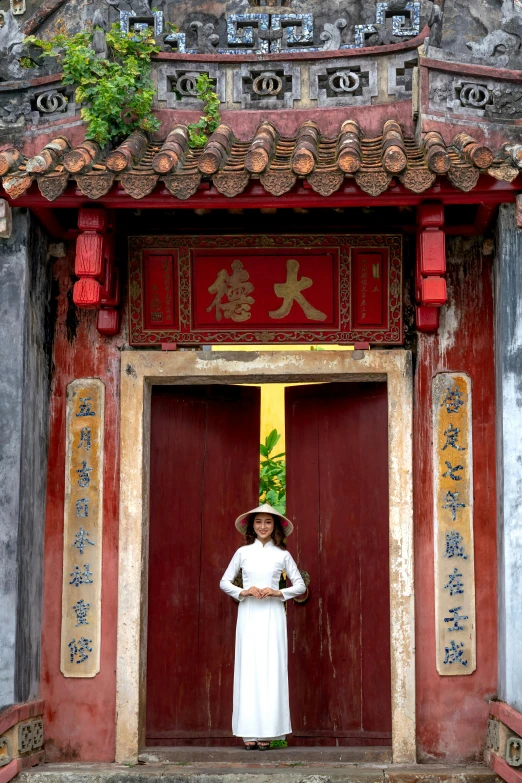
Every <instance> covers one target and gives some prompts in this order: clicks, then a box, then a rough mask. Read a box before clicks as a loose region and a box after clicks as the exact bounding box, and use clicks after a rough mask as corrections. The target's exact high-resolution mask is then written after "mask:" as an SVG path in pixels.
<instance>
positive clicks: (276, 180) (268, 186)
mask: <svg viewBox="0 0 522 783" xmlns="http://www.w3.org/2000/svg"><path fill="white" fill-rule="evenodd" d="M260 180H261V184H262V185H263V187H264V189H265V190H266V191H267V192H268V193H271V194H272V196H283V195H284V194H285V193H288V191H289V190H292V188H293V187H294V185H295V183H296V181H297V176H296V175H295V174H294V173H293V171H290V169H272V168H270V169H268V171H266V172H265V173H264V174H262V175H261V177H260Z"/></svg>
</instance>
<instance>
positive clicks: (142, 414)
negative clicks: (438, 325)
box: [116, 349, 416, 763]
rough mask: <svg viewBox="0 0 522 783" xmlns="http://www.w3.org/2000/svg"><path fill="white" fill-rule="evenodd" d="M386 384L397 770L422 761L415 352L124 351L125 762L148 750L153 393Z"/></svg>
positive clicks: (120, 711)
mask: <svg viewBox="0 0 522 783" xmlns="http://www.w3.org/2000/svg"><path fill="white" fill-rule="evenodd" d="M321 381H322V382H327V381H345V382H350V381H352V382H361V381H362V382H364V381H385V382H386V383H387V386H388V465H389V473H388V475H389V509H390V511H389V518H390V527H389V529H390V537H389V551H390V640H391V675H392V676H391V681H392V752H393V762H394V763H415V761H416V737H415V609H414V600H415V595H414V582H413V487H412V435H413V417H412V389H413V385H412V367H411V354H410V352H409V351H405V350H401V349H396V350H387V351H378V350H375V351H373V350H372V351H324V352H312V351H311V352H310V353H308V352H303V351H299V352H292V351H291V349H290V350H289V351H288V352H286V351H284V352H279V351H278V352H270V351H268V352H256V351H252V352H250V351H249V352H248V353H247V352H245V351H237V352H232V351H230V352H229V351H227V352H219V351H215V352H214V351H213V352H206V351H181V352H159V351H131V350H128V351H123V352H122V363H121V401H120V405H121V430H120V514H119V519H120V522H119V572H118V647H117V669H116V761H117V762H123V761H132V762H136V761H137V757H138V753H139V752H140V751H141V750H142V749H143V747H144V742H145V699H146V662H147V603H148V596H147V585H148V563H147V553H148V526H149V519H148V513H149V512H148V509H149V451H150V405H151V390H152V386H154V385H160V384H162V385H177V384H183V385H196V384H210V383H222V384H230V383H313V382H321Z"/></svg>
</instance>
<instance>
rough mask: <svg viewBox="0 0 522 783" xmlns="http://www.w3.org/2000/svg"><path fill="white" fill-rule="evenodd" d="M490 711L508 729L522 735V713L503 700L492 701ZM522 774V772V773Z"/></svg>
mask: <svg viewBox="0 0 522 783" xmlns="http://www.w3.org/2000/svg"><path fill="white" fill-rule="evenodd" d="M489 713H490V715H494V716H495V718H498V719H499V721H501V722H502V723H504V724H505V725H506V726H507V727H508V729H511V731H514V732H515V734H518V736H519V737H522V715H521V714H520V712H517V711H516V710H514V709H513V707H510V706H509V704H506V703H505V702H503V701H490V702H489ZM520 774H522V773H520ZM521 783H522V779H521Z"/></svg>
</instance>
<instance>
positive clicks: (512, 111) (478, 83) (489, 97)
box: [430, 71, 522, 121]
mask: <svg viewBox="0 0 522 783" xmlns="http://www.w3.org/2000/svg"><path fill="white" fill-rule="evenodd" d="M430 108H432V109H436V110H441V111H448V110H449V111H451V112H452V113H454V114H461V115H463V116H466V117H470V118H471V117H474V118H477V117H481V118H485V119H490V120H501V121H502V120H509V119H519V118H520V117H522V85H521V84H518V83H516V82H512V81H507V80H505V79H493V78H491V79H488V78H484V77H483V76H475V75H473V76H460V75H454V74H452V73H449V72H447V71H444V72H443V71H432V72H430Z"/></svg>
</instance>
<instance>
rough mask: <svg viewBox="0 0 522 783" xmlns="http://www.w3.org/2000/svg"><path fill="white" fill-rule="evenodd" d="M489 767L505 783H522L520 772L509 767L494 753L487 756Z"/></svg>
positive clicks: (521, 773)
mask: <svg viewBox="0 0 522 783" xmlns="http://www.w3.org/2000/svg"><path fill="white" fill-rule="evenodd" d="M489 766H490V767H491V769H492V770H493V772H496V773H497V775H498V776H499V777H501V778H503V779H504V780H505V781H506V783H522V772H520V771H519V770H517V769H515V768H514V767H510V766H509V764H508V763H507V761H504V759H501V758H500V756H497V755H496V754H495V753H490V754H489Z"/></svg>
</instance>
